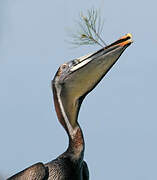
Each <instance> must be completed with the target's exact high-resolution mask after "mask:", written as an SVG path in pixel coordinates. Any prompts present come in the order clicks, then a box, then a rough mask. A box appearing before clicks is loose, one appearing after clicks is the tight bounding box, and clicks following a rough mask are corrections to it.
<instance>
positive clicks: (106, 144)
mask: <svg viewBox="0 0 157 180" xmlns="http://www.w3.org/2000/svg"><path fill="white" fill-rule="evenodd" d="M91 7H95V8H100V9H101V13H102V16H103V17H104V19H105V23H104V30H103V34H102V37H103V39H104V40H105V41H106V43H107V44H109V43H112V42H113V41H115V40H117V39H118V38H119V37H121V36H123V35H125V34H126V33H132V35H133V40H134V43H133V44H132V45H131V46H130V47H128V48H127V49H126V51H125V52H124V53H123V55H122V56H121V57H120V59H119V61H118V62H117V63H116V65H115V66H114V67H113V68H112V69H111V70H110V72H109V73H108V74H107V75H106V76H105V78H104V79H103V80H102V81H101V82H100V84H99V85H98V86H97V87H96V88H95V89H94V90H93V91H92V92H91V93H90V94H89V95H88V96H87V97H86V99H85V100H84V102H83V104H82V107H81V110H80V114H79V123H80V125H81V127H82V129H83V132H84V138H85V143H86V149H85V160H86V162H87V164H88V167H89V171H90V179H91V180H92V179H95V180H96V179H104V180H105V179H107V180H115V179H116V180H126V179H127V180H154V179H157V173H156V169H157V113H156V109H157V108H156V106H157V95H156V92H157V83H156V81H157V80H156V77H157V70H156V67H157V55H156V51H157V49H156V47H157V46H156V42H157V36H156V32H157V25H156V19H157V13H156V7H157V2H156V1H155V0H149V1H141V0H139V1H137V0H132V1H129V0H118V1H113V0H110V1H105V0H97V1H95V0H90V1H89V0H79V1H73V0H68V1H65V0H63V1H58V0H53V1H52V0H45V1H43V0H33V1H32V0H1V1H0V27H1V28H0V92H1V93H0V143H1V144H0V145H1V148H0V178H1V179H2V180H3V179H5V178H7V177H9V176H11V175H13V174H15V173H17V172H19V171H21V170H23V169H24V168H26V167H28V166H30V165H32V164H34V163H36V162H44V163H46V162H48V161H50V160H52V159H55V158H56V157H57V156H58V155H60V154H61V153H62V152H64V151H65V149H66V147H67V145H68V138H67V135H66V133H65V131H64V129H63V128H62V127H61V125H60V124H59V122H58V120H57V117H56V113H55V109H54V105H53V99H52V91H51V80H52V79H53V77H54V75H55V73H56V71H57V69H58V67H59V66H60V65H61V64H63V63H64V62H67V61H70V60H72V59H75V58H77V57H80V56H83V55H86V54H88V53H90V52H95V51H97V50H98V49H99V47H98V46H82V47H80V48H71V47H70V46H69V44H68V43H67V42H66V39H67V38H68V36H67V32H66V30H67V29H68V28H69V27H70V28H74V29H76V26H75V20H77V19H78V14H79V13H80V12H81V11H83V12H85V11H86V10H87V9H89V8H91Z"/></svg>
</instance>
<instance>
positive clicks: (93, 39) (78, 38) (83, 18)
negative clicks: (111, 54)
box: [70, 8, 107, 47]
mask: <svg viewBox="0 0 157 180" xmlns="http://www.w3.org/2000/svg"><path fill="white" fill-rule="evenodd" d="M77 25H78V30H77V31H76V32H75V33H72V34H71V38H72V40H71V41H70V43H71V44H73V45H76V46H81V45H95V44H98V45H100V46H101V47H104V46H107V45H106V43H105V42H104V41H103V39H102V38H101V32H102V29H103V25H104V21H103V20H102V19H101V17H100V14H99V12H98V10H96V9H94V8H92V9H90V10H88V11H87V14H86V15H83V13H80V19H79V21H77Z"/></svg>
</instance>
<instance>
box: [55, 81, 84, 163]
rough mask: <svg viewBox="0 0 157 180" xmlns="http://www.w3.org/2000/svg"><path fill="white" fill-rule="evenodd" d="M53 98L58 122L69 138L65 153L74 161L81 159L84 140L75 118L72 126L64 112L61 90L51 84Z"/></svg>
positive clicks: (64, 103)
mask: <svg viewBox="0 0 157 180" xmlns="http://www.w3.org/2000/svg"><path fill="white" fill-rule="evenodd" d="M53 97H54V104H55V109H56V113H57V116H58V119H59V122H60V123H61V125H62V126H63V127H64V129H65V130H66V132H67V134H68V136H69V146H68V149H67V151H66V152H68V154H70V155H71V156H72V159H74V160H77V159H80V158H81V159H82V158H83V152H84V138H83V133H82V130H81V128H80V126H79V124H78V123H77V116H76V117H75V123H73V124H72V123H71V121H70V120H69V116H68V115H67V114H68V113H67V112H66V110H65V105H66V102H63V99H62V97H61V88H60V87H58V86H57V85H56V84H53ZM69 112H70V111H69Z"/></svg>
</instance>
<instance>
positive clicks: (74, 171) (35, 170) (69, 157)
mask: <svg viewBox="0 0 157 180" xmlns="http://www.w3.org/2000/svg"><path fill="white" fill-rule="evenodd" d="M131 43H132V40H131V35H130V34H127V35H125V36H123V37H121V38H120V39H119V40H117V41H115V42H114V43H112V44H111V45H109V46H106V47H104V48H102V49H100V50H99V51H97V52H95V53H93V54H89V55H86V56H83V57H80V58H77V59H74V60H72V61H69V62H67V63H64V64H63V65H61V66H60V67H59V69H58V71H57V73H56V75H55V77H54V79H53V80H52V90H53V97H54V104H55V109H56V113H57V116H58V120H59V122H60V123H61V125H62V126H63V127H64V129H65V130H66V132H67V134H68V137H69V146H68V148H67V150H66V151H65V152H64V153H63V154H61V155H60V156H58V157H57V158H56V159H55V160H52V161H50V162H48V163H47V164H43V163H37V164H34V165H33V166H31V167H29V168H27V169H25V170H23V171H22V172H19V173H17V174H16V175H14V176H12V177H10V178H9V179H8V180H89V171H88V167H87V164H86V162H85V161H84V149H85V143H84V138H83V133H82V130H81V128H80V126H79V124H78V121H77V119H78V113H79V110H80V106H81V103H82V101H83V99H84V98H85V97H86V95H87V94H88V93H89V92H91V91H92V89H93V88H94V87H95V86H96V85H97V84H98V83H99V82H100V80H101V79H102V78H103V77H104V76H105V74H106V73H107V72H108V71H109V70H110V68H111V67H112V66H113V65H114V64H115V62H116V61H117V60H118V58H119V57H120V56H121V54H122V53H123V52H124V50H125V49H126V48H127V47H128V46H129V45H130V44H131Z"/></svg>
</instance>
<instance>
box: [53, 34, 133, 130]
mask: <svg viewBox="0 0 157 180" xmlns="http://www.w3.org/2000/svg"><path fill="white" fill-rule="evenodd" d="M131 38H132V37H131V34H127V35H125V36H123V37H121V38H120V39H119V40H117V41H115V42H114V43H112V44H111V45H109V46H107V47H105V48H102V49H101V50H99V51H97V52H95V53H92V54H88V55H86V56H83V57H80V58H77V59H74V60H72V61H69V62H67V63H64V64H63V65H61V66H60V67H59V69H58V71H57V73H56V75H55V77H54V79H53V81H52V86H53V92H54V102H55V108H56V112H57V115H58V118H59V120H60V122H61V124H62V125H63V126H64V128H65V129H66V130H67V131H68V132H69V131H71V130H72V129H75V127H76V126H77V117H78V112H79V109H80V105H81V103H82V101H83V99H84V98H85V96H86V95H87V94H88V93H89V92H90V91H91V90H92V89H93V88H94V87H95V86H96V85H97V84H98V83H99V82H100V80H101V79H102V78H103V77H104V76H105V74H106V73H107V72H108V71H109V70H110V68H111V67H112V66H113V65H114V63H115V62H116V61H117V60H118V58H119V57H120V56H121V54H122V53H123V51H124V50H125V49H126V48H127V47H128V46H129V45H130V44H131V43H132V39H131ZM70 129H71V130H70Z"/></svg>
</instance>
